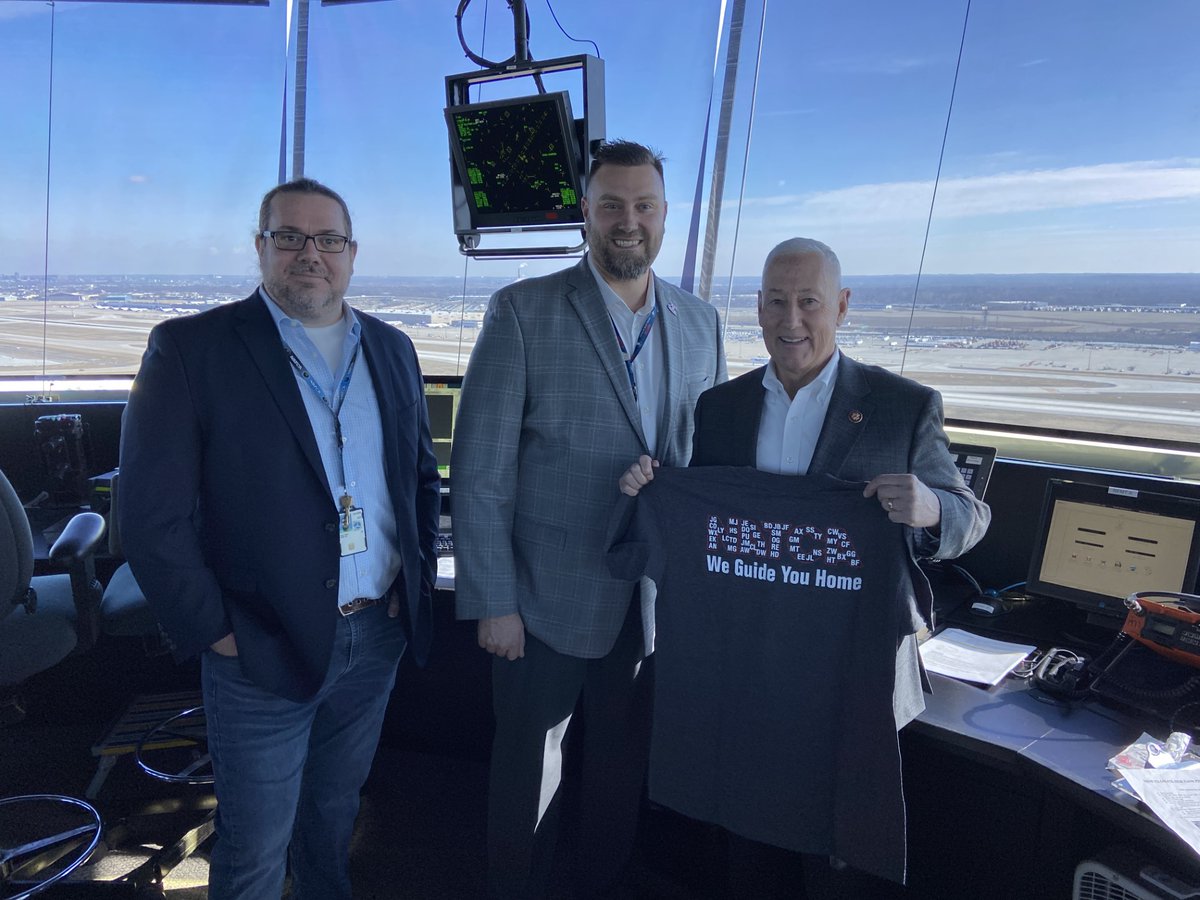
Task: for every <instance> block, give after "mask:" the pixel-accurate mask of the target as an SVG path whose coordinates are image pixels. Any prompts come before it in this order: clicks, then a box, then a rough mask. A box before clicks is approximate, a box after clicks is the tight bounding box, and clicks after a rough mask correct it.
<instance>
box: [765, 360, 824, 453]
mask: <svg viewBox="0 0 1200 900" xmlns="http://www.w3.org/2000/svg"><path fill="white" fill-rule="evenodd" d="M840 356H841V351H840V350H836V349H835V350H834V351H833V356H831V357H830V358H829V362H827V363H826V364H825V366H824V367H823V368H822V369H821V371H820V372H819V373H817V377H816V378H814V379H813V380H812V381H810V382H809V383H808V384H806V385H805V386H804V387H802V388H800V390H798V391H796V396H795V397H788V395H787V391H786V390H784V387H783V384H782V383H781V382H780V381H779V378H778V377H777V376H776V374H775V363H774V362H769V363H767V371H766V372H764V373H763V387H764V388H765V389H766V396H765V397H764V399H763V409H762V419H761V421H760V422H759V424H758V452H757V456H756V460H755V464H756V468H758V469H761V470H762V471H764V472H774V473H776V474H777V475H807V474H808V467H809V465H810V464H811V463H812V458H813V451H814V450H816V448H817V439H818V438H819V437H820V436H821V426H822V425H824V424H825V413H826V412H828V411H829V398H830V397H832V396H833V387H834V384H835V383H836V382H837V367H838V358H839V357H840Z"/></svg>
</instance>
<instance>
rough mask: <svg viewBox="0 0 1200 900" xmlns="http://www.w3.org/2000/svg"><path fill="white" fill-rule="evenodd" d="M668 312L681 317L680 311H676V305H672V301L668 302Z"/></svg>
mask: <svg viewBox="0 0 1200 900" xmlns="http://www.w3.org/2000/svg"><path fill="white" fill-rule="evenodd" d="M667 312H669V313H670V314H671V315H673V316H677V315H679V313H678V311H676V309H675V304H674V303H672V302H671V301H670V300H668V301H667Z"/></svg>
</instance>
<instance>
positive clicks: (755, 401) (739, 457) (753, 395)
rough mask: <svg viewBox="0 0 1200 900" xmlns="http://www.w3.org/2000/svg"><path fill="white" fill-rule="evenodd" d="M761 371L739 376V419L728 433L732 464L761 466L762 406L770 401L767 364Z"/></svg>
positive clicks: (737, 402) (736, 409) (737, 403)
mask: <svg viewBox="0 0 1200 900" xmlns="http://www.w3.org/2000/svg"><path fill="white" fill-rule="evenodd" d="M758 373H759V375H758V377H757V378H744V379H739V383H740V388H739V390H738V396H737V397H736V398H735V403H736V408H735V409H734V410H733V415H734V416H735V417H736V419H735V422H734V423H733V424H732V427H730V428H729V430H728V431H727V432H726V434H727V435H728V436H729V444H730V458H731V459H732V460H733V461H732V463H731V465H735V466H757V465H758V429H759V426H760V425H761V424H762V414H763V406H764V404H766V402H767V389H766V388H764V387H763V383H762V379H763V376H764V375H766V373H767V367H766V366H763V367H762V368H761V369H759V370H758ZM743 416H744V417H745V418H744V419H743V418H742V417H743Z"/></svg>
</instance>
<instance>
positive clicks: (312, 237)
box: [259, 228, 354, 253]
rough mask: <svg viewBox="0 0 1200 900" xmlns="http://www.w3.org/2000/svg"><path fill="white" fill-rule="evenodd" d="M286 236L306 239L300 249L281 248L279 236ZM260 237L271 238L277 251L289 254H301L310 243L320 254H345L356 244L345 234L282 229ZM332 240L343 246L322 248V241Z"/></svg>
mask: <svg viewBox="0 0 1200 900" xmlns="http://www.w3.org/2000/svg"><path fill="white" fill-rule="evenodd" d="M285 234H286V235H293V234H294V235H296V236H297V237H302V238H304V240H303V241H302V242H301V243H300V246H299V247H281V246H279V237H278V235H285ZM259 237H264V238H270V239H271V243H272V244H274V245H275V249H276V250H283V251H284V252H287V253H299V252H300V251H301V250H303V249H304V248H305V246H306V245H307V244H308V242H309V241H312V242H313V246H314V247H316V248H317V252H318V253H343V252H345V250H346V248H347V247H348V246H350V245H351V244H353V243H354V241H353V240H352V239H351V238H348V237H346V236H345V235H344V234H305V233H304V232H303V231H294V230H292V229H291V228H280V229H278V230H276V231H271V230H269V229H268V230H267V231H260V232H259ZM330 238H333V239H335V240H339V241H341V242H342V245H341V246H340V247H338V248H337V249H336V250H335V249H333V248H332V247H330V248H325V247H322V246H321V243H320V242H321V241H322V240H328V239H330Z"/></svg>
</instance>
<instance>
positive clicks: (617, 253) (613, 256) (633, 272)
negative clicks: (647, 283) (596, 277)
mask: <svg viewBox="0 0 1200 900" xmlns="http://www.w3.org/2000/svg"><path fill="white" fill-rule="evenodd" d="M620 237H621V238H622V239H624V238H641V241H642V243H641V244H640V245H639V246H637V247H633V248H631V249H629V250H622V249H621V248H620V247H617V246H615V245H614V244H612V243H610V241H609V240H608V239H607V238H605V239H602V240H601V241H600V246H599V247H595V248H593V252H595V254H596V256H597V257H598V258H599V261H600V267H601V268H602V269H603V270H604V271H605V272H607V273H608V274H609V275H611V276H613V278H615V279H617V281H633V280H634V279H637V278H641V277H642V276H643V275H644V274H646V270H647V269H649V268H650V263H651V262H653V260H652V259H651V257H650V254H649V253H648V252H647V251H646V247H647V245H648V244H649V236H648V235H647V234H646V233H645V232H639V233H637V234H630V235H620Z"/></svg>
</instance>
